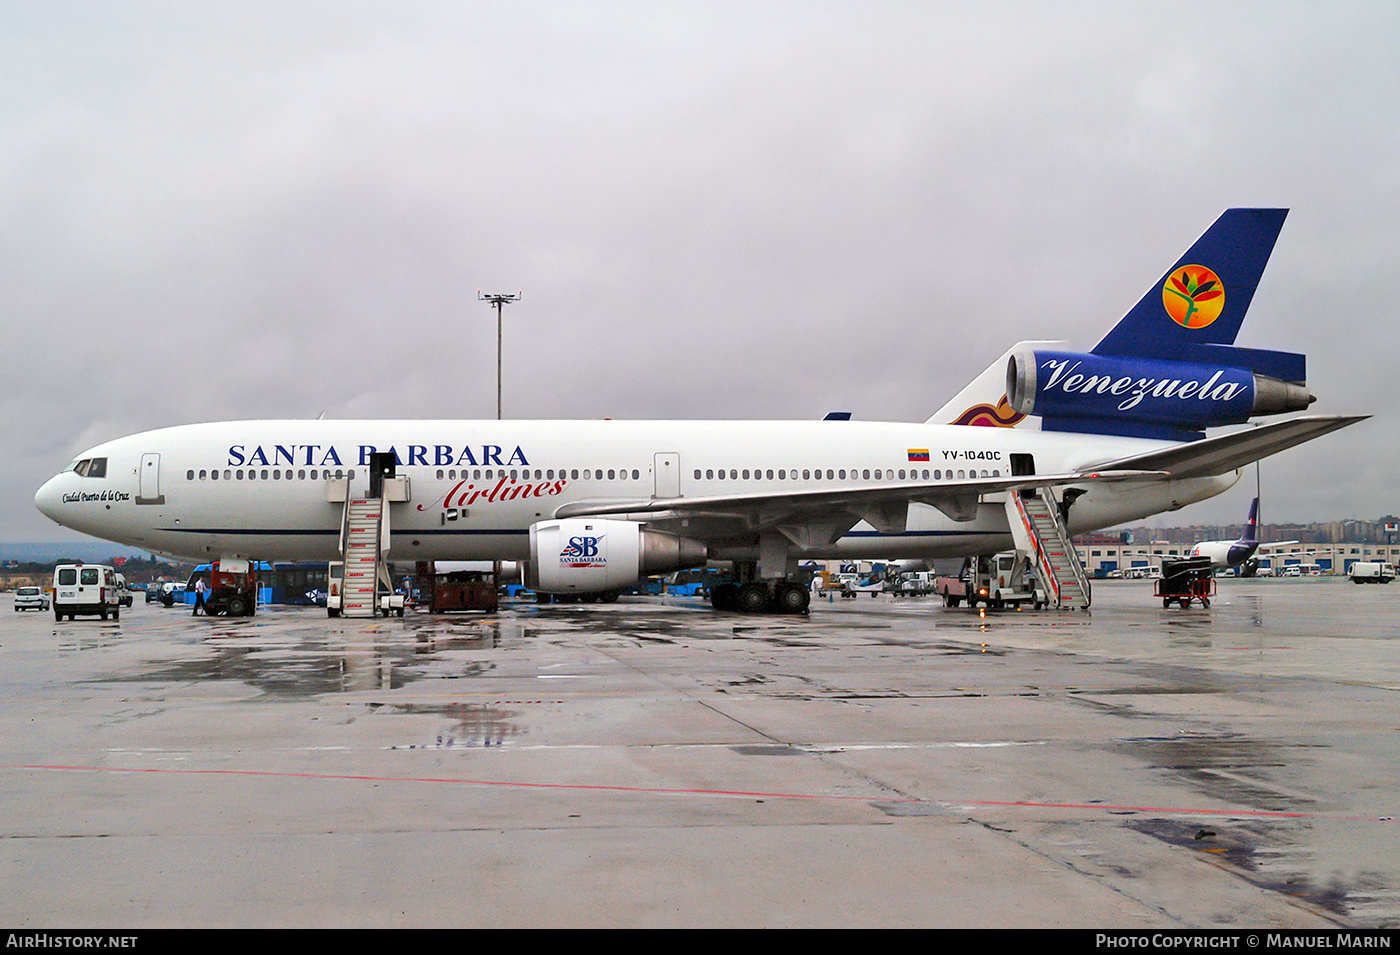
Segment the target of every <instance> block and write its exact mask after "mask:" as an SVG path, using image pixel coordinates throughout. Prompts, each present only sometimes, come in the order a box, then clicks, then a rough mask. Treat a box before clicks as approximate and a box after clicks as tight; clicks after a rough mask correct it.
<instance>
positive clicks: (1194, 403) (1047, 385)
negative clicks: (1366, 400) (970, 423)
mask: <svg viewBox="0 0 1400 955" xmlns="http://www.w3.org/2000/svg"><path fill="white" fill-rule="evenodd" d="M1202 351H1205V350H1204V349H1202ZM1217 353H1218V354H1219V355H1220V356H1221V357H1225V358H1230V357H1237V358H1240V359H1242V360H1243V361H1242V362H1241V365H1242V366H1243V367H1237V366H1234V365H1230V364H1215V363H1210V362H1204V361H1170V360H1164V359H1156V358H1138V357H1130V356H1117V355H1096V354H1079V353H1075V352H1063V351H1040V350H1035V351H1031V350H1025V351H1019V352H1015V353H1013V354H1012V355H1011V357H1010V358H1009V359H1008V361H1007V365H1006V394H1007V397H1008V400H1009V402H1010V404H1011V407H1013V408H1014V409H1015V410H1016V411H1017V412H1019V413H1021V414H1027V415H1031V414H1034V415H1040V416H1041V419H1042V421H1041V428H1042V430H1045V431H1079V432H1089V433H1094V434H1120V435H1128V436H1132V437H1144V438H1168V439H1174V440H1192V439H1195V438H1199V437H1201V436H1202V434H1203V432H1204V431H1205V429H1206V428H1212V427H1216V426H1219V425H1226V424H1242V423H1244V422H1246V421H1248V420H1249V419H1250V418H1251V417H1253V416H1254V415H1266V414H1281V413H1283V412H1288V411H1301V410H1303V409H1305V408H1307V406H1308V405H1310V404H1311V403H1312V402H1313V401H1315V400H1316V399H1315V398H1314V397H1313V396H1312V395H1311V394H1310V393H1309V392H1308V389H1307V386H1306V384H1304V382H1303V381H1302V380H1301V370H1302V356H1285V355H1283V354H1282V353H1261V352H1257V351H1254V350H1251V349H1243V348H1240V349H1236V348H1229V347H1217V348H1215V349H1212V350H1211V351H1210V352H1209V353H1208V354H1210V356H1211V357H1214V356H1215V355H1216V354H1217ZM1259 356H1264V357H1265V358H1271V357H1272V358H1276V359H1282V358H1296V359H1297V361H1296V362H1284V361H1280V360H1273V361H1270V362H1269V364H1270V367H1271V368H1272V367H1289V368H1296V369H1297V371H1298V373H1299V380H1298V381H1284V380H1282V379H1279V378H1275V377H1271V376H1269V375H1266V374H1261V373H1259V372H1258V371H1256V370H1254V369H1253V368H1251V367H1249V365H1252V364H1255V363H1256V362H1255V361H1254V359H1256V358H1258V357H1259ZM1246 363H1248V364H1246Z"/></svg>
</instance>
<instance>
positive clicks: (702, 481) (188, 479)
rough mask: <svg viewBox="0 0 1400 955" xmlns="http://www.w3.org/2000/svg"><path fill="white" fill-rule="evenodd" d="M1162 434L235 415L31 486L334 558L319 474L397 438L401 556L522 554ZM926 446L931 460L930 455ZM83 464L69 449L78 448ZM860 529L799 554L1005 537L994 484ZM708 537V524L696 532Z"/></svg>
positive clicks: (41, 498) (1120, 488)
mask: <svg viewBox="0 0 1400 955" xmlns="http://www.w3.org/2000/svg"><path fill="white" fill-rule="evenodd" d="M1170 444H1171V443H1170V442H1164V441H1156V440H1144V439H1136V438H1119V437H1104V436H1098V435H1083V434H1067V433H1052V432H1041V431H1022V430H1013V429H1007V428H981V427H963V426H951V425H929V424H901V423H867V422H850V421H812V422H806V421H796V422H794V421H776V422H770V421H454V420H442V421H321V420H317V421H299V420H293V421H238V422H220V423H211V424H195V425H182V426H179V427H173V428H164V429H161V430H157V431H148V432H145V433H142V434H137V435H133V436H131V437H126V438H121V439H118V440H115V441H109V442H107V443H105V444H102V445H99V446H97V447H95V448H92V449H91V450H89V451H86V452H84V453H83V454H82V455H81V456H80V460H89V459H93V460H96V459H106V467H105V469H103V470H104V473H103V475H102V476H100V477H98V476H91V475H84V474H80V473H78V472H77V471H75V470H74V469H73V468H71V467H70V469H69V470H67V471H64V472H62V473H60V474H58V475H56V476H55V477H53V478H52V479H50V480H49V481H48V482H47V483H45V484H44V486H43V487H42V488H40V489H39V491H38V493H37V494H36V495H35V503H36V505H37V506H38V507H39V509H40V510H41V511H42V512H43V513H44V514H46V515H47V516H49V517H50V518H52V519H53V520H54V521H56V522H58V523H59V524H62V525H63V526H65V527H71V528H73V529H75V530H78V531H82V532H83V533H86V534H91V535H93V536H96V537H101V538H104V539H107V540H112V541H117V542H119V543H122V544H127V545H131V546H134V547H139V548H141V549H144V550H151V551H156V552H161V553H166V554H173V555H180V556H186V557H196V558H205V557H211V556H229V555H243V556H250V557H256V558H259V559H266V560H315V559H331V558H334V557H335V556H336V552H337V547H338V540H339V532H340V524H341V517H342V505H341V504H339V503H332V502H331V501H330V500H328V495H327V484H328V479H333V478H335V477H337V476H339V477H349V478H350V492H351V494H354V495H362V494H364V492H365V490H366V489H367V486H368V472H369V468H368V462H369V458H368V454H369V453H370V452H371V451H375V450H378V451H381V452H382V451H389V450H391V449H392V450H393V451H394V452H395V453H396V454H397V456H398V460H399V466H398V468H397V474H398V475H399V476H406V477H407V478H408V485H409V500H408V501H407V502H404V503H396V504H393V505H391V524H392V526H391V535H392V557H393V558H394V559H397V560H516V559H523V558H525V557H527V556H528V551H529V534H528V531H529V528H530V526H531V525H532V524H535V523H537V522H540V521H547V520H550V519H552V518H553V517H554V515H555V512H556V511H557V509H558V508H559V507H561V506H562V505H565V504H573V503H578V502H593V503H598V502H618V501H628V502H631V501H636V502H649V501H651V500H653V499H654V498H673V497H710V496H721V497H722V496H726V495H728V496H734V495H773V496H774V497H775V498H780V497H781V496H782V495H784V494H790V493H793V492H796V491H804V490H816V489H848V488H861V487H874V486H878V487H889V486H890V485H892V484H937V483H938V482H939V481H942V480H947V481H957V480H962V479H963V478H964V477H966V476H970V472H974V471H975V472H976V474H977V475H979V476H980V475H985V476H994V475H998V474H999V475H1008V474H1010V455H1011V454H1013V453H1017V454H1030V455H1033V456H1034V466H1035V472H1036V473H1037V474H1051V473H1064V472H1069V471H1074V470H1077V469H1081V468H1085V467H1091V466H1094V465H1096V464H1098V463H1101V462H1105V461H1110V460H1114V459H1118V458H1122V457H1126V456H1128V455H1132V454H1137V453H1141V452H1145V451H1149V450H1152V449H1154V448H1160V447H1163V446H1170ZM924 451H927V460H923V459H922V458H923V452H924ZM75 463H76V462H75ZM1237 478H1238V472H1234V471H1232V472H1229V473H1227V474H1225V475H1222V476H1219V477H1208V478H1195V479H1191V480H1183V481H1156V482H1139V483H1131V484H1095V485H1092V486H1090V485H1086V487H1087V488H1088V490H1087V493H1085V494H1084V495H1083V496H1082V497H1080V498H1079V499H1078V500H1077V501H1076V503H1075V504H1074V505H1073V508H1072V512H1071V529H1072V530H1073V531H1074V532H1075V533H1082V532H1084V531H1088V530H1094V529H1098V528H1103V527H1108V526H1112V525H1114V524H1119V523H1122V522H1124V521H1129V520H1135V519H1139V518H1142V517H1146V516H1148V515H1151V514H1155V513H1159V512H1161V511H1165V510H1171V509H1175V508H1178V507H1181V506H1184V505H1186V504H1189V503H1192V502H1194V501H1198V500H1202V499H1204V498H1207V497H1210V496H1213V495H1215V494H1218V493H1220V492H1221V491H1223V490H1225V489H1226V488H1228V487H1230V486H1231V485H1232V484H1233V483H1234V482H1235V480H1237ZM888 531H889V529H888V528H886V532H885V533H878V532H876V531H875V530H874V528H872V527H871V526H870V525H869V524H865V523H860V524H857V525H856V526H855V527H853V528H851V529H850V530H849V531H847V532H846V533H845V534H844V535H842V536H840V537H839V539H837V540H836V541H835V543H826V542H822V543H813V544H810V545H807V546H804V547H803V548H802V550H801V553H800V554H799V555H797V556H801V557H813V558H844V557H852V558H855V557H878V558H905V557H936V556H943V555H949V556H952V555H965V554H968V553H974V552H981V553H990V552H992V551H996V550H1001V549H1005V548H1007V547H1009V546H1010V541H1011V538H1010V534H1009V531H1008V526H1007V521H1006V517H1005V511H1004V507H1003V504H1002V503H1001V502H1000V498H999V497H998V498H992V499H990V500H988V501H987V502H986V503H984V504H983V505H982V506H981V507H980V508H979V511H978V515H977V517H976V518H975V519H974V520H972V521H955V520H952V519H951V518H949V517H947V516H945V514H944V513H943V512H942V511H940V510H938V509H937V508H934V507H930V506H927V505H923V504H914V505H911V506H910V507H909V509H908V518H907V522H906V525H905V527H904V529H903V531H902V532H898V533H890V532H888ZM702 536H703V535H702ZM709 545H710V556H711V558H712V559H746V558H751V557H752V556H754V547H755V545H754V543H753V542H751V541H745V540H743V539H742V535H738V536H735V535H732V534H730V535H727V539H725V540H711V541H709Z"/></svg>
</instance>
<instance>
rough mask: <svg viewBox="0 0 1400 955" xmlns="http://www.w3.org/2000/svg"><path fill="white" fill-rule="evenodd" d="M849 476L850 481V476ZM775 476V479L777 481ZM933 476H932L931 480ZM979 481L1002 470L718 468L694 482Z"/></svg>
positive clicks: (697, 473) (699, 475)
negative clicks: (974, 479) (969, 479)
mask: <svg viewBox="0 0 1400 955" xmlns="http://www.w3.org/2000/svg"><path fill="white" fill-rule="evenodd" d="M848 473H849V474H850V477H849V479H848V478H847V476H846V475H847V474H848ZM775 475H776V477H775ZM930 475H931V476H930ZM976 477H984V478H985V477H1001V470H1000V469H996V470H991V471H989V470H987V469H985V468H984V469H983V470H982V471H980V472H979V471H978V470H977V469H976V468H972V469H970V470H969V469H960V470H958V471H957V472H954V471H953V470H951V469H950V470H948V471H944V470H942V469H941V468H939V469H934V470H933V471H930V470H929V469H928V468H899V469H898V470H896V469H894V468H888V469H883V468H875V469H874V470H873V471H872V470H871V469H870V468H851V470H850V471H849V472H847V471H846V469H845V468H840V469H836V468H826V469H825V470H823V469H822V468H815V469H813V468H803V469H802V470H801V471H800V472H799V471H798V470H797V469H796V468H791V469H787V468H779V469H778V470H777V471H776V472H775V471H774V470H773V469H772V468H767V469H766V470H765V469H759V468H755V469H753V470H752V471H750V470H749V469H748V468H743V469H739V468H730V469H729V470H727V471H726V470H725V469H724V468H719V469H718V470H716V469H714V468H705V469H704V470H703V471H702V470H701V469H700V468H696V469H695V480H697V481H750V480H752V481H772V480H778V481H797V480H803V481H823V480H825V481H845V480H852V481H929V480H933V481H945V480H946V481H964V480H967V479H968V478H976Z"/></svg>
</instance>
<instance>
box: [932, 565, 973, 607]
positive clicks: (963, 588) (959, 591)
mask: <svg viewBox="0 0 1400 955" xmlns="http://www.w3.org/2000/svg"><path fill="white" fill-rule="evenodd" d="M963 574H964V576H961V577H939V578H938V582H937V583H936V584H934V592H935V593H937V594H938V596H940V597H942V598H943V606H945V607H956V606H957V605H958V604H960V603H962V602H963V601H964V600H966V599H967V595H968V590H969V586H968V579H967V577H966V574H967V563H966V562H964V563H963ZM968 606H971V604H970V603H969V604H968Z"/></svg>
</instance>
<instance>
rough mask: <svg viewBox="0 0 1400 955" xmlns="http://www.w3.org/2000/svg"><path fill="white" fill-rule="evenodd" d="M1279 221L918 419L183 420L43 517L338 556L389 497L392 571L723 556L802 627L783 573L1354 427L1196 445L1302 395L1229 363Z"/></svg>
mask: <svg viewBox="0 0 1400 955" xmlns="http://www.w3.org/2000/svg"><path fill="white" fill-rule="evenodd" d="M1286 214H1287V211H1286V210H1282V209H1231V210H1228V211H1226V212H1225V213H1224V214H1223V215H1222V216H1221V217H1220V218H1219V219H1218V220H1217V221H1216V222H1215V223H1214V224H1213V225H1212V226H1211V227H1210V229H1208V230H1207V231H1206V233H1205V234H1204V235H1203V236H1202V237H1201V238H1200V239H1199V240H1197V242H1196V243H1195V244H1194V245H1193V246H1191V248H1190V249H1189V250H1188V251H1187V252H1186V254H1185V255H1183V256H1182V257H1181V258H1180V259H1179V260H1178V261H1177V262H1176V263H1175V264H1174V265H1173V266H1172V267H1171V268H1170V269H1169V270H1168V271H1167V272H1166V273H1164V274H1163V275H1162V277H1161V278H1160V279H1159V280H1158V281H1157V282H1155V283H1154V284H1153V285H1152V286H1151V288H1150V289H1149V290H1148V292H1147V294H1146V295H1144V296H1143V298H1142V300H1141V301H1139V302H1138V304H1137V305H1136V306H1135V307H1134V308H1133V309H1132V310H1131V311H1130V312H1129V313H1128V314H1127V315H1126V316H1125V317H1124V318H1123V319H1122V320H1121V321H1120V322H1118V324H1117V325H1116V326H1115V327H1114V328H1113V329H1112V330H1111V331H1110V332H1109V333H1108V335H1107V336H1106V337H1105V338H1104V339H1103V340H1102V341H1101V342H1099V344H1098V345H1097V346H1096V347H1095V348H1094V349H1093V350H1092V351H1091V352H1089V353H1084V354H1080V353H1073V352H1068V351H1062V350H1059V349H1058V348H1056V347H1055V346H1056V344H1057V343H1053V342H1022V343H1021V344H1019V345H1017V346H1015V347H1014V348H1013V349H1011V351H1009V352H1008V353H1007V354H1006V355H1005V356H1003V357H1002V358H1001V359H998V361H997V362H996V363H994V364H993V365H992V367H990V368H988V369H987V371H986V372H984V373H983V374H982V375H980V376H979V377H978V378H977V379H976V380H975V381H974V382H973V383H972V384H971V385H969V386H968V387H967V388H965V389H964V390H963V391H962V392H961V393H960V394H959V395H958V396H957V397H956V398H954V399H953V401H951V402H949V403H948V404H947V405H945V406H944V408H943V409H942V410H941V411H939V412H938V413H937V414H935V415H934V416H932V417H931V418H929V420H928V421H926V422H924V423H922V424H918V423H876V422H858V421H848V420H828V421H786V422H778V421H667V422H653V421H633V422H627V421H325V420H316V421H310V420H294V421H234V422H220V423H210V424H193V425H182V426H178V427H172V428H164V429H161V430H157V431H149V432H145V433H143V434H138V435H134V436H131V437H126V438H120V439H118V440H115V441H109V442H106V443H104V444H101V445H98V446H97V447H94V448H92V449H90V450H88V451H85V452H83V453H82V454H81V455H79V456H78V457H77V459H75V460H74V461H73V462H72V463H71V464H70V465H69V466H68V467H67V468H66V469H65V470H64V471H63V472H61V473H60V474H58V475H56V476H55V477H53V478H52V479H50V480H49V481H48V482H47V483H46V484H44V486H43V487H42V488H40V489H39V491H38V493H37V494H36V495H35V503H36V505H37V506H38V508H39V509H40V510H41V511H42V512H43V513H44V514H46V515H48V516H49V517H50V518H52V519H53V520H54V521H56V522H58V523H59V524H62V525H64V526H66V527H72V528H75V529H77V530H79V531H82V532H84V533H88V534H92V535H94V536H97V537H102V538H106V539H108V540H113V541H118V542H120V543H123V544H128V545H131V546H134V547H139V548H141V549H144V550H152V551H159V552H163V553H169V554H175V555H182V556H187V557H194V558H201V559H208V558H210V557H219V558H226V559H237V558H250V557H251V558H260V559H269V560H270V559H334V558H336V557H337V556H338V553H339V550H340V547H341V546H342V541H343V540H344V531H345V528H346V527H348V526H349V521H350V508H349V507H348V506H347V505H345V504H344V503H343V502H344V501H345V500H346V498H347V497H350V498H357V497H362V496H364V495H365V494H366V493H367V491H374V490H377V488H376V487H375V485H376V483H377V484H378V485H379V486H380V487H382V486H384V482H385V479H386V478H387V479H390V480H392V482H393V484H392V491H390V492H387V493H385V494H384V495H383V497H382V500H384V501H386V502H390V503H386V504H384V505H383V506H382V513H383V515H384V518H383V520H384V521H385V522H386V528H385V531H384V533H385V536H386V537H387V539H388V540H389V541H391V542H392V546H393V556H394V558H395V559H397V560H411V561H418V560H501V561H524V562H526V564H525V567H526V571H527V580H528V583H529V584H530V585H531V586H532V587H533V588H534V589H536V590H539V591H543V592H550V593H559V594H569V593H580V594H586V593H610V592H616V591H617V590H618V589H620V588H623V587H626V586H628V585H630V584H632V583H633V582H634V581H635V580H637V579H638V577H639V576H641V575H647V574H654V573H664V572H668V571H671V570H677V569H681V568H685V567H692V566H697V565H700V564H702V563H704V562H706V561H723V562H729V563H730V564H731V566H732V568H733V575H732V580H731V582H730V583H728V584H727V585H724V586H720V587H716V588H714V589H713V590H712V599H713V601H714V603H715V604H716V606H718V607H721V608H738V609H743V610H750V611H759V610H782V611H789V612H797V611H801V610H804V609H806V607H807V602H808V593H809V592H808V590H807V589H806V588H805V587H803V586H801V585H800V584H798V583H797V582H796V581H795V580H794V579H793V578H794V576H795V575H796V568H797V564H798V561H799V560H807V559H813V558H815V559H842V560H853V559H858V558H860V559H871V558H880V559H898V558H930V557H938V556H964V555H969V554H991V553H994V552H997V551H1001V550H1006V549H1008V548H1010V547H1011V546H1012V545H1013V542H1014V541H1017V540H1019V539H1020V538H1017V537H1015V536H1014V535H1016V534H1018V533H1021V532H1020V531H1019V530H1018V528H1017V526H1016V520H1017V518H1016V517H1015V515H1016V513H1017V512H1016V510H1015V508H1016V507H1017V506H1019V505H1018V504H1017V502H1018V501H1021V500H1024V499H1026V498H1028V497H1029V496H1031V495H1034V494H1041V493H1043V491H1042V489H1049V492H1050V493H1051V495H1053V497H1052V501H1051V503H1052V504H1053V505H1054V506H1053V507H1051V508H1050V511H1051V512H1056V511H1058V512H1059V514H1060V515H1061V516H1062V517H1064V518H1065V519H1066V520H1065V523H1067V529H1065V530H1064V533H1066V534H1067V533H1069V532H1073V533H1083V532H1086V531H1090V530H1096V529H1100V528H1104V527H1109V526H1112V525H1115V524H1120V523H1123V522H1125V521H1130V520H1137V519H1141V518H1144V517H1147V516H1149V515H1152V514H1156V513H1160V512H1162V511H1166V510H1175V509H1177V508H1180V507H1182V506H1184V505H1186V504H1190V503H1192V502H1194V501H1199V500H1203V499H1205V498H1208V497H1211V496H1213V495H1216V494H1219V493H1220V492H1222V491H1224V490H1225V489H1227V488H1229V487H1230V486H1231V485H1233V484H1234V483H1235V482H1236V480H1238V478H1239V470H1238V469H1239V468H1241V467H1243V466H1244V465H1246V464H1248V463H1250V462H1253V461H1256V460H1258V459H1259V458H1262V457H1265V456H1266V455H1270V454H1274V453H1275V452H1278V451H1281V450H1284V449H1285V448H1289V447H1292V446H1294V445H1296V444H1300V443H1302V442H1304V441H1308V440H1311V439H1312V438H1316V437H1318V436H1320V435H1323V434H1326V433H1328V432H1331V431H1334V430H1336V429H1338V428H1342V427H1345V426H1347V425H1350V424H1352V423H1354V422H1356V421H1359V420H1361V417H1357V416H1304V417H1298V418H1293V419H1291V420H1284V421H1280V422H1276V423H1273V424H1268V425H1264V426H1261V427H1256V428H1251V429H1247V430H1243V431H1237V432H1234V433H1226V434H1223V435H1218V436H1215V437H1206V436H1205V431H1206V429H1207V428H1211V427H1216V426H1222V425H1231V424H1241V423H1244V422H1246V421H1248V420H1249V419H1250V418H1252V417H1253V416H1256V415H1268V414H1276V413H1280V412H1290V411H1300V410H1303V409H1305V408H1306V407H1307V406H1308V405H1309V404H1310V403H1311V402H1312V401H1313V400H1314V399H1313V397H1312V395H1311V394H1309V393H1308V390H1307V387H1306V384H1305V382H1306V374H1305V359H1304V357H1303V356H1302V355H1296V354H1289V353H1284V352H1274V351H1262V350H1258V349H1248V348H1239V347H1235V346H1234V345H1233V342H1234V340H1235V337H1236V334H1237V333H1238V331H1239V328H1240V323H1241V322H1242V321H1243V320H1244V316H1245V312H1246V310H1247V309H1248V307H1249V303H1250V300H1251V299H1252V297H1253V294H1254V289H1255V286H1256V284H1257V282H1258V280H1259V277H1260V274H1261V273H1262V272H1263V269H1264V266H1265V264H1266V263H1267V262H1268V258H1269V255H1270V253H1271V251H1272V249H1273V246H1274V242H1275V240H1276V239H1277V237H1278V233H1279V230H1280V229H1281V228H1282V226H1283V220H1284V217H1285V215H1286ZM979 425H980V426H982V427H979ZM376 455H379V456H376ZM1027 520H1029V518H1027ZM389 523H391V524H392V527H391V528H389V527H387V524H389ZM390 531H391V533H390ZM385 546H387V545H385ZM1071 550H1072V548H1071Z"/></svg>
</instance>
